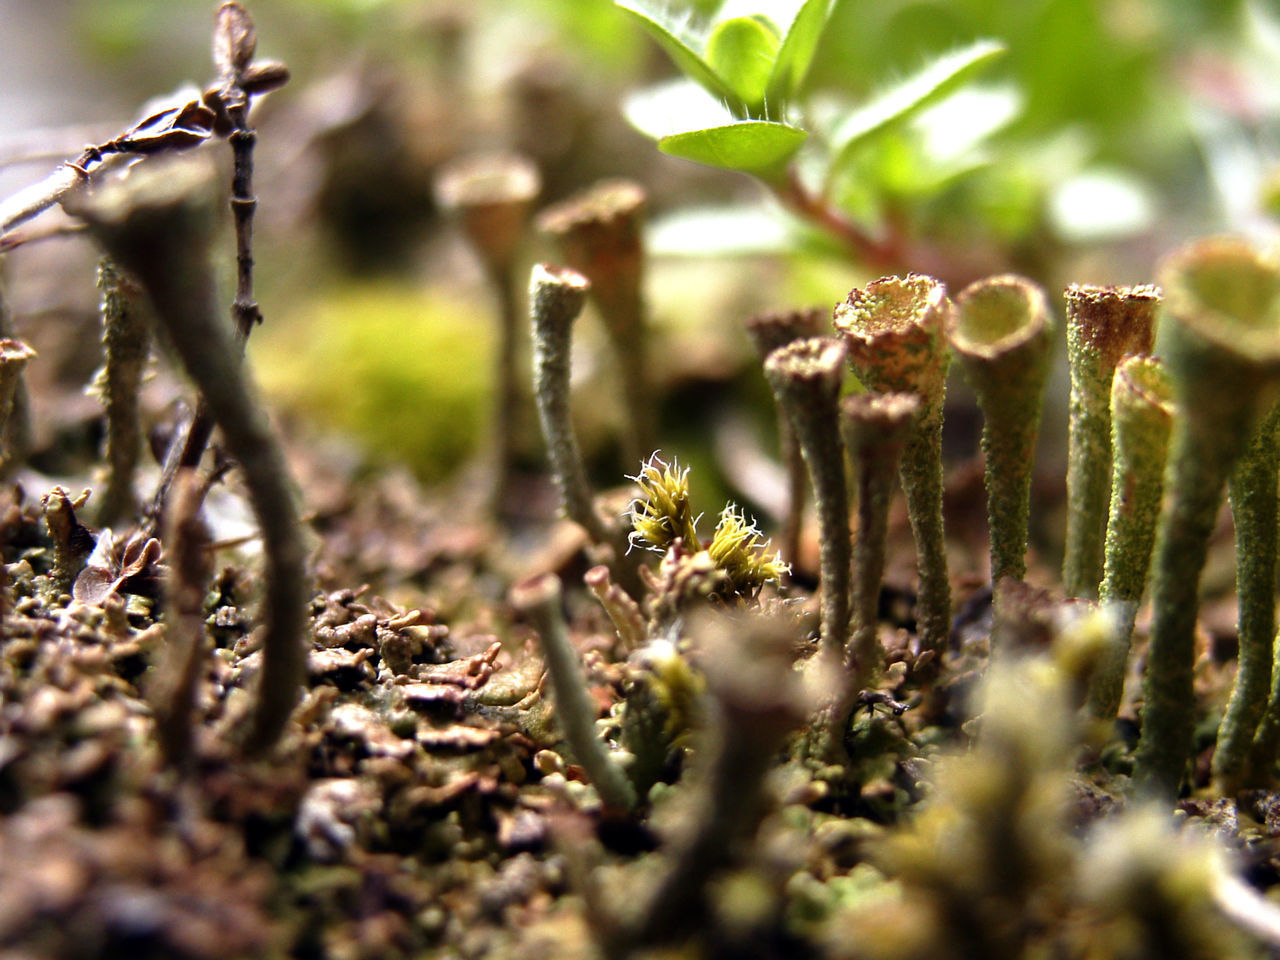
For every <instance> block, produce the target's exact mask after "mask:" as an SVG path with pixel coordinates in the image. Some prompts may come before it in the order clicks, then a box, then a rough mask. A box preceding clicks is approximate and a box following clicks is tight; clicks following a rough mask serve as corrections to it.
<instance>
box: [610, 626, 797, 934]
mask: <svg viewBox="0 0 1280 960" xmlns="http://www.w3.org/2000/svg"><path fill="white" fill-rule="evenodd" d="M794 626H795V625H794V622H792V621H791V620H790V618H789V617H786V616H763V617H762V616H749V617H741V616H739V617H725V616H723V615H719V616H715V617H704V618H702V619H700V620H696V621H695V622H694V624H693V629H692V631H691V632H692V634H693V635H694V643H695V645H696V646H697V647H698V648H699V649H700V650H701V653H702V661H703V663H704V664H705V669H706V677H707V692H708V694H709V696H708V697H707V701H708V712H709V714H710V717H709V720H710V722H709V723H708V725H707V729H706V731H705V733H704V734H703V738H702V742H701V743H700V745H699V749H698V750H697V753H696V755H695V756H696V759H695V768H694V769H693V770H691V771H690V773H689V775H688V779H689V781H690V783H689V787H688V792H687V794H686V796H685V798H684V803H685V807H684V813H685V816H683V817H680V818H679V819H674V820H673V821H672V825H671V827H670V828H669V830H668V837H667V838H666V839H667V841H668V842H667V843H665V844H664V845H663V846H664V850H666V851H669V853H668V854H667V855H666V863H665V866H664V869H663V870H662V872H661V873H660V874H658V875H657V877H656V880H655V882H654V884H653V886H652V887H651V888H650V889H647V890H644V889H641V890H640V891H639V892H638V895H636V896H635V900H636V901H637V906H638V908H637V909H635V910H634V912H633V913H632V917H631V919H630V920H629V922H628V921H624V922H621V923H619V924H618V925H617V928H616V932H615V934H614V937H615V938H616V939H615V942H613V943H609V944H605V947H606V955H608V956H634V955H636V953H637V948H638V947H642V946H649V947H651V946H654V945H657V944H670V943H673V942H679V941H680V940H682V939H684V938H686V937H688V936H689V935H690V934H691V933H693V932H695V931H697V930H698V929H700V928H703V927H704V926H705V925H706V920H707V912H708V909H709V907H710V903H709V898H708V889H709V881H711V880H712V878H713V877H714V876H715V874H716V873H717V871H719V870H720V869H722V868H723V867H724V866H725V865H726V864H727V863H732V862H733V855H734V850H735V848H736V846H737V845H738V844H741V843H743V842H744V841H745V840H746V839H747V838H749V837H751V836H752V835H753V834H754V833H755V831H756V830H758V829H759V826H760V822H761V820H762V819H763V817H764V815H765V813H767V812H768V799H769V797H768V792H767V790H766V782H767V780H766V774H767V773H768V770H769V768H770V766H771V764H772V763H773V762H774V760H775V758H776V756H777V753H778V752H779V750H780V749H781V747H782V745H783V743H784V741H785V739H786V737H787V735H788V734H789V733H790V732H791V731H792V730H793V729H794V728H795V727H796V726H798V725H799V724H800V723H801V721H802V720H803V719H804V716H805V713H806V710H807V708H808V707H809V706H810V704H808V703H807V702H806V701H807V697H806V695H805V692H804V689H803V686H802V684H801V683H800V679H799V676H798V675H797V674H796V673H795V672H794V671H793V670H792V669H790V664H791V650H790V645H791V640H790V638H791V636H792V633H793V631H794Z"/></svg>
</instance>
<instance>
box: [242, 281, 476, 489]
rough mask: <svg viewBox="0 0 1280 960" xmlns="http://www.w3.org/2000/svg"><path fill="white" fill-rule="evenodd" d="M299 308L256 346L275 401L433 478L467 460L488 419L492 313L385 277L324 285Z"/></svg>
mask: <svg viewBox="0 0 1280 960" xmlns="http://www.w3.org/2000/svg"><path fill="white" fill-rule="evenodd" d="M301 309H302V310H303V312H304V315H302V316H297V317H283V318H281V319H282V321H283V322H281V323H272V324H265V325H264V327H263V329H262V330H261V331H260V332H259V334H258V335H255V336H254V338H253V341H252V344H251V348H250V349H251V352H252V353H253V355H254V358H255V360H256V364H255V366H256V369H257V370H258V372H259V375H260V377H261V379H262V381H263V385H264V387H265V389H266V390H267V391H268V392H269V393H270V394H271V395H272V400H273V403H275V404H278V405H279V406H281V407H283V408H284V409H287V410H292V411H294V412H299V411H305V412H306V415H307V416H308V417H309V418H311V419H312V420H315V421H317V422H319V423H322V424H324V425H325V426H326V427H328V428H331V429H337V430H340V431H342V432H343V433H346V434H348V435H350V436H355V437H359V438H360V439H361V441H362V442H363V444H364V445H365V446H366V448H367V450H368V452H370V453H375V454H377V455H379V456H381V457H392V458H395V459H398V460H400V461H401V462H403V463H406V464H408V465H409V466H410V467H412V468H413V469H414V471H415V472H416V473H417V474H418V475H419V476H421V477H423V478H424V479H427V480H437V481H438V480H441V479H443V478H444V477H446V476H448V475H449V474H450V473H452V472H454V471H455V470H456V469H457V468H458V467H459V466H461V465H462V464H463V463H465V462H466V460H467V458H468V457H469V456H471V455H472V453H473V452H474V450H475V448H476V447H477V446H478V444H479V443H480V440H481V438H482V437H483V435H484V429H485V423H486V413H487V403H486V398H487V396H488V393H489V374H490V370H491V367H492V363H491V361H490V357H489V355H490V352H491V348H492V340H493V332H492V325H491V324H490V323H488V322H486V321H487V318H485V317H477V316H476V315H475V313H474V311H473V310H472V309H471V308H470V307H469V306H467V305H465V304H460V303H457V302H450V301H448V300H446V299H444V298H442V297H440V296H439V295H437V296H436V297H427V296H424V295H423V294H422V293H420V292H419V291H418V290H416V289H414V288H412V287H402V286H398V285H393V284H389V283H383V284H382V285H379V286H371V285H368V284H359V285H356V286H351V287H337V288H333V289H326V290H324V291H321V292H318V293H317V295H316V297H315V298H314V299H313V300H311V301H308V302H307V303H306V304H305V305H304V306H303V307H302V308H301Z"/></svg>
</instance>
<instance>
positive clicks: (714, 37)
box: [707, 17, 780, 117]
mask: <svg viewBox="0 0 1280 960" xmlns="http://www.w3.org/2000/svg"><path fill="white" fill-rule="evenodd" d="M779 43H780V40H779V37H778V31H777V28H776V27H774V26H773V24H772V23H770V22H769V21H768V20H766V19H765V18H763V17H734V18H733V19H732V20H726V21H724V22H723V23H721V24H720V25H719V26H717V27H716V29H715V31H714V32H713V33H712V34H711V38H710V39H709V40H708V41H707V63H708V64H709V65H710V66H711V69H712V70H714V71H715V72H716V74H717V75H718V76H719V77H720V79H721V80H723V81H724V82H725V83H727V84H728V85H729V86H730V87H731V88H732V89H733V92H734V93H736V94H737V95H738V97H739V99H741V100H742V102H743V104H745V105H746V108H747V114H748V115H749V116H753V117H754V116H759V115H760V113H761V112H762V110H763V108H764V102H765V91H766V88H767V87H768V84H769V77H770V76H771V75H772V74H773V63H774V60H775V58H776V57H777V55H778V45H779Z"/></svg>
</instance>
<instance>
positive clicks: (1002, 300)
mask: <svg viewBox="0 0 1280 960" xmlns="http://www.w3.org/2000/svg"><path fill="white" fill-rule="evenodd" d="M1052 332H1053V318H1052V316H1051V315H1050V313H1049V305H1048V302H1047V301H1046V300H1045V296H1044V291H1043V290H1041V289H1040V288H1039V287H1038V286H1036V285H1035V284H1034V283H1032V282H1031V281H1030V280H1026V279H1024V278H1023V277H1016V276H1013V275H1010V274H1006V275H1003V276H998V277H989V278H987V279H986V280H979V281H978V282H976V283H972V284H970V285H969V286H968V287H966V288H965V289H964V290H962V291H961V292H960V295H959V296H958V297H956V309H955V312H954V313H953V314H952V322H951V324H950V325H949V326H948V328H947V338H948V339H949V340H950V341H951V347H952V349H953V350H955V352H956V357H957V358H958V359H959V361H960V365H961V368H962V369H963V370H964V373H965V377H966V378H967V379H968V380H969V382H970V383H971V384H972V385H973V389H974V392H975V393H977V395H978V404H979V405H980V406H981V407H982V416H983V425H982V452H983V455H984V456H985V458H986V479H987V515H988V517H989V520H990V530H991V583H992V584H993V585H994V586H995V587H996V588H997V591H998V590H999V585H1000V582H1001V581H1002V580H1004V579H1006V578H1012V579H1014V580H1021V579H1022V578H1023V577H1024V576H1026V572H1027V559H1026V553H1027V522H1028V517H1029V515H1030V510H1031V467H1032V464H1033V463H1034V462H1035V448H1036V438H1037V436H1038V435H1039V433H1040V411H1041V408H1042V406H1043V404H1044V384H1045V378H1046V377H1047V375H1048V372H1049V350H1050V347H1051V345H1052Z"/></svg>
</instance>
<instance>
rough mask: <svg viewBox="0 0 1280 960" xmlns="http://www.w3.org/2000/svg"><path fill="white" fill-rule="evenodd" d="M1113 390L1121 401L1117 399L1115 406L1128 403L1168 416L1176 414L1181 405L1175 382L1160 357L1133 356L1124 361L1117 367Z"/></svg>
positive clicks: (1114, 402)
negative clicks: (1175, 392)
mask: <svg viewBox="0 0 1280 960" xmlns="http://www.w3.org/2000/svg"><path fill="white" fill-rule="evenodd" d="M1112 392H1113V396H1114V397H1116V398H1118V401H1119V402H1117V401H1113V406H1120V405H1121V403H1123V402H1128V403H1131V404H1133V405H1138V406H1141V407H1142V408H1144V409H1147V410H1151V411H1155V412H1158V413H1160V414H1162V415H1163V416H1165V417H1172V416H1173V414H1174V411H1175V410H1176V408H1177V402H1176V399H1175V397H1174V392H1173V382H1172V381H1171V380H1170V379H1169V374H1168V370H1167V369H1166V367H1165V365H1164V363H1162V362H1161V361H1160V360H1159V358H1157V357H1148V356H1132V357H1126V358H1125V359H1123V360H1121V361H1120V363H1119V364H1118V365H1117V366H1116V374H1115V382H1114V384H1113V386H1112Z"/></svg>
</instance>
